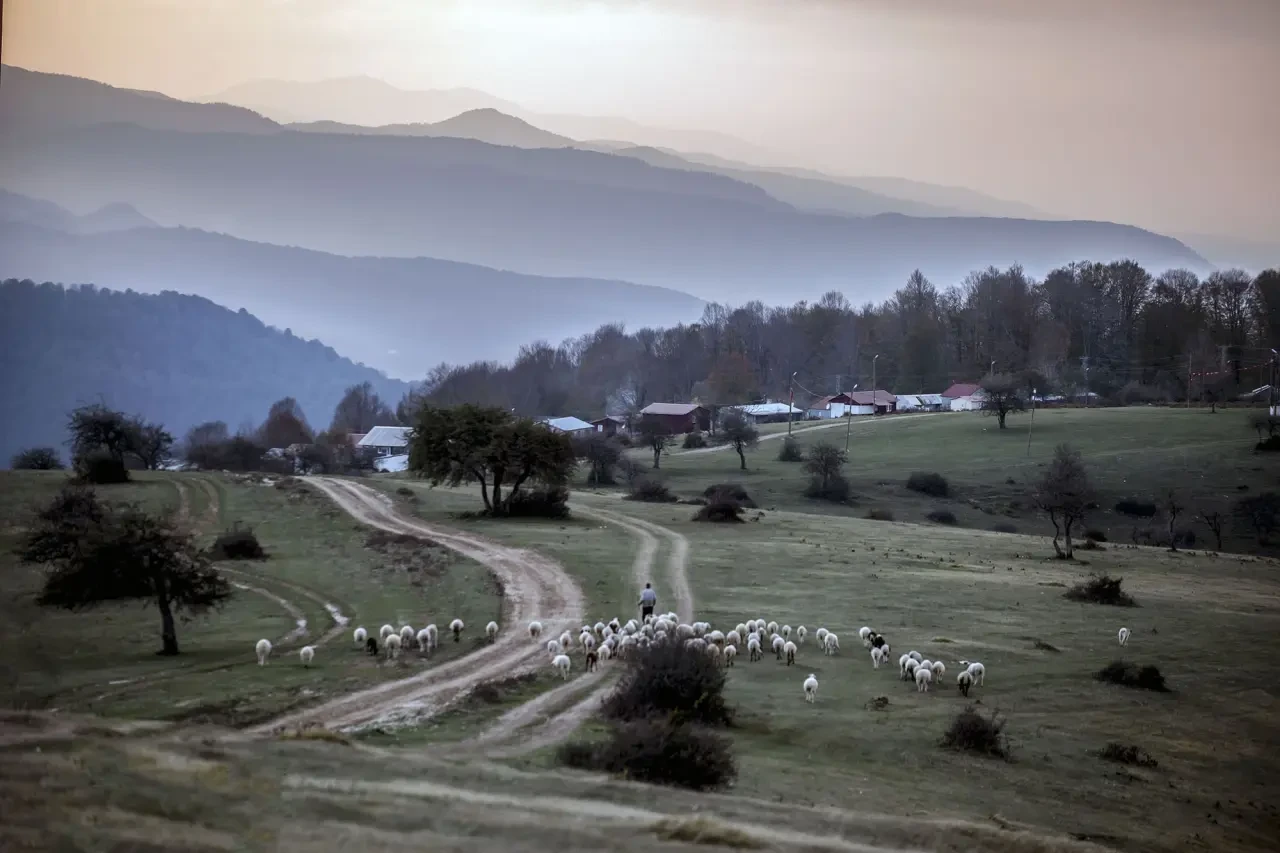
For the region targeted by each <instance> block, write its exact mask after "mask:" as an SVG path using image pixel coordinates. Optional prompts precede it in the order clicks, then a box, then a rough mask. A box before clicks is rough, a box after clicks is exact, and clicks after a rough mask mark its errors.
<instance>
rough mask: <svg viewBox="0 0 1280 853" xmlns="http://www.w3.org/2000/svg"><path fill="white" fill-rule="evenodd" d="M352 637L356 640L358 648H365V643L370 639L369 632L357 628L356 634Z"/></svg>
mask: <svg viewBox="0 0 1280 853" xmlns="http://www.w3.org/2000/svg"><path fill="white" fill-rule="evenodd" d="M352 636H353V637H355V638H356V645H357V646H363V645H364V641H365V640H367V639H369V632H368V631H366V630H365V629H364V628H357V629H356V632H355V633H354V634H352Z"/></svg>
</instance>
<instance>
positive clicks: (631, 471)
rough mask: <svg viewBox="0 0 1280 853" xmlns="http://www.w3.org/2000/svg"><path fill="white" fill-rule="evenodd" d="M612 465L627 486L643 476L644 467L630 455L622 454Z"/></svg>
mask: <svg viewBox="0 0 1280 853" xmlns="http://www.w3.org/2000/svg"><path fill="white" fill-rule="evenodd" d="M613 467H614V469H615V470H616V471H617V472H618V474H619V475H621V476H622V479H623V480H625V481H626V483H627V485H628V486H631V485H634V484H635V482H636V480H639V479H640V478H641V477H643V476H644V472H645V467H644V466H643V465H641V464H640V463H639V462H637V461H636V460H634V459H632V458H631V457H630V456H623V457H622V458H620V459H619V460H618V462H617V464H616V465H614V466H613Z"/></svg>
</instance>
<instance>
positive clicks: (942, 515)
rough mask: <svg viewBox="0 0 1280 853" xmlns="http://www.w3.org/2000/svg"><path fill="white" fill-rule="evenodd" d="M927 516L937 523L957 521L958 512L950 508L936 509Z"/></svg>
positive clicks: (953, 522)
mask: <svg viewBox="0 0 1280 853" xmlns="http://www.w3.org/2000/svg"><path fill="white" fill-rule="evenodd" d="M925 518H927V519H929V520H930V521H932V522H935V523H937V524H955V523H956V514H955V513H954V512H952V511H951V510H949V509H935V510H934V511H933V512H931V513H929V514H928V515H926V516H925Z"/></svg>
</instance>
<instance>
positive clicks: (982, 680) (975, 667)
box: [969, 661, 987, 686]
mask: <svg viewBox="0 0 1280 853" xmlns="http://www.w3.org/2000/svg"><path fill="white" fill-rule="evenodd" d="M969 674H970V675H972V676H973V677H974V678H976V679H978V684H980V685H984V686H985V685H986V683H987V668H986V667H985V666H983V665H982V664H980V663H978V662H977V661H974V662H973V663H971V664H969Z"/></svg>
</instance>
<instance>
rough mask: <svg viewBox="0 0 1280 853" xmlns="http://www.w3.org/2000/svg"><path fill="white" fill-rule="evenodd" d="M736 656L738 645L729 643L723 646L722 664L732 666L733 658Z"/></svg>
mask: <svg viewBox="0 0 1280 853" xmlns="http://www.w3.org/2000/svg"><path fill="white" fill-rule="evenodd" d="M737 656H738V647H737V646H735V645H734V644H733V643H729V644H728V645H726V646H725V647H724V665H725V666H733V659H734V658H736V657H737Z"/></svg>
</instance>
